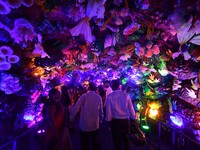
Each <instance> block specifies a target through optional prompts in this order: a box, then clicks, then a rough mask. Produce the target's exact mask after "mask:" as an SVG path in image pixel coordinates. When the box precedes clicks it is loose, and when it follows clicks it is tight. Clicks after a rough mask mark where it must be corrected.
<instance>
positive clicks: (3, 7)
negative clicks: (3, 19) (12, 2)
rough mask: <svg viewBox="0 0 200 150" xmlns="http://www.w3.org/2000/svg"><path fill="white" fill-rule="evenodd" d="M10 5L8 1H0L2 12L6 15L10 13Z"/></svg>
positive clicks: (0, 11) (0, 10)
mask: <svg viewBox="0 0 200 150" xmlns="http://www.w3.org/2000/svg"><path fill="white" fill-rule="evenodd" d="M10 11H11V10H10V7H8V6H7V3H5V2H4V1H0V14H2V15H6V14H9V13H10Z"/></svg>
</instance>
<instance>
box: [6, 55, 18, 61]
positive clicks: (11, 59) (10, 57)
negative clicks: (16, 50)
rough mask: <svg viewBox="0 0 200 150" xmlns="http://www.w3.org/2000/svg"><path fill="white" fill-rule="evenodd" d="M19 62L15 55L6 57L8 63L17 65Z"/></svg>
mask: <svg viewBox="0 0 200 150" xmlns="http://www.w3.org/2000/svg"><path fill="white" fill-rule="evenodd" d="M18 61H19V57H18V56H17V55H10V56H8V62H9V63H17V62H18Z"/></svg>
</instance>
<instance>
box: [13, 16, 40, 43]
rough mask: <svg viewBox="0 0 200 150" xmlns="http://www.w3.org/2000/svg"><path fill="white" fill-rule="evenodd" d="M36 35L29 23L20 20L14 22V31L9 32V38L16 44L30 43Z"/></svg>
mask: <svg viewBox="0 0 200 150" xmlns="http://www.w3.org/2000/svg"><path fill="white" fill-rule="evenodd" d="M36 35H37V34H36V33H35V31H34V27H33V26H32V25H31V24H30V23H29V21H27V20H25V19H22V18H20V19H17V20H15V26H14V29H12V30H11V32H10V36H11V37H12V38H13V39H14V40H15V42H16V43H20V42H27V41H28V40H30V41H32V40H33V39H34V38H35V36H36Z"/></svg>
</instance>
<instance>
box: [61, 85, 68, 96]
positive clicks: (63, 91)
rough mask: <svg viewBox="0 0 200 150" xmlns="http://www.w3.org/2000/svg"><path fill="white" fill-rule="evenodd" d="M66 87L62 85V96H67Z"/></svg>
mask: <svg viewBox="0 0 200 150" xmlns="http://www.w3.org/2000/svg"><path fill="white" fill-rule="evenodd" d="M68 90H69V89H68V87H67V86H66V85H64V86H62V87H61V92H62V94H68Z"/></svg>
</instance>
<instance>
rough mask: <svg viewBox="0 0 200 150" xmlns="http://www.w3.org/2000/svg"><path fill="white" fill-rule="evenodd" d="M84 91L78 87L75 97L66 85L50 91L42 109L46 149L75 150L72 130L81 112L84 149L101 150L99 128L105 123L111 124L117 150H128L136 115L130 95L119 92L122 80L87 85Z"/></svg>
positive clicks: (82, 147) (73, 92) (81, 141)
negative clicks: (130, 130)
mask: <svg viewBox="0 0 200 150" xmlns="http://www.w3.org/2000/svg"><path fill="white" fill-rule="evenodd" d="M110 85H111V86H110ZM80 89H81V90H80ZM85 89H86V90H85V91H84V90H83V88H81V87H79V90H80V91H79V92H78V94H75V91H74V90H73V88H69V87H67V86H65V85H64V86H62V87H60V88H53V89H51V90H50V91H49V95H48V99H47V101H46V103H45V106H44V108H43V114H44V124H45V128H46V134H45V135H46V136H45V141H44V146H43V149H44V150H72V149H73V147H72V144H71V140H70V135H69V130H71V129H72V128H73V122H74V120H75V118H76V117H77V114H79V113H80V119H79V128H80V143H81V149H82V150H89V149H90V147H92V149H93V150H100V149H101V141H100V136H99V128H100V124H101V123H102V122H103V120H105V121H107V122H108V124H109V130H110V131H111V134H112V138H113V142H114V148H115V150H122V149H124V150H128V149H129V140H128V135H129V129H130V127H129V126H130V120H134V119H135V118H136V115H135V110H134V107H133V104H132V101H131V99H130V96H129V95H128V93H126V92H125V91H122V90H121V89H120V82H119V80H113V81H111V84H110V82H109V81H105V82H104V84H103V85H99V86H98V87H96V85H95V83H93V82H88V84H87V85H86V87H85Z"/></svg>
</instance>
